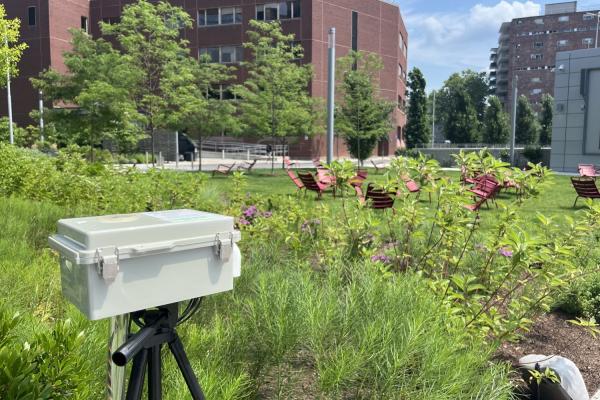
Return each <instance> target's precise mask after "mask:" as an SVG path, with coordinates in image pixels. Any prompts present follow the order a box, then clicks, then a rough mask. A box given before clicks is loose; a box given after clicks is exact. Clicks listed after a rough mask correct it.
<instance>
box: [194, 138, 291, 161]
mask: <svg viewBox="0 0 600 400" xmlns="http://www.w3.org/2000/svg"><path fill="white" fill-rule="evenodd" d="M268 147H269V145H266V144H254V143H242V142H231V141H220V140H203V141H202V145H201V151H203V152H207V153H220V154H223V155H224V157H225V156H227V155H237V156H245V157H268V156H271V155H273V156H275V157H283V156H286V155H288V151H289V149H288V146H287V145H271V153H269V152H268Z"/></svg>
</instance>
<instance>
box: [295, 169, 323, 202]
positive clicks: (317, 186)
mask: <svg viewBox="0 0 600 400" xmlns="http://www.w3.org/2000/svg"><path fill="white" fill-rule="evenodd" d="M298 177H299V178H300V180H301V181H302V184H303V185H304V188H305V189H306V190H312V191H313V192H317V198H318V199H320V198H321V196H322V195H323V192H324V191H325V190H327V189H328V188H329V186H330V185H329V184H326V183H322V182H319V181H318V180H316V179H315V177H314V176H313V175H312V174H311V173H310V172H299V173H298Z"/></svg>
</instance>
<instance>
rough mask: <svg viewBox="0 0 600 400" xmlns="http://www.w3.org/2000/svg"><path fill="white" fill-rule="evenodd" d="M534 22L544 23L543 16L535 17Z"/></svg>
mask: <svg viewBox="0 0 600 400" xmlns="http://www.w3.org/2000/svg"><path fill="white" fill-rule="evenodd" d="M535 23H536V24H538V25H544V18H536V19H535Z"/></svg>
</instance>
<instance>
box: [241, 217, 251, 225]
mask: <svg viewBox="0 0 600 400" xmlns="http://www.w3.org/2000/svg"><path fill="white" fill-rule="evenodd" d="M240 225H245V226H247V225H250V221H248V220H247V219H244V218H240Z"/></svg>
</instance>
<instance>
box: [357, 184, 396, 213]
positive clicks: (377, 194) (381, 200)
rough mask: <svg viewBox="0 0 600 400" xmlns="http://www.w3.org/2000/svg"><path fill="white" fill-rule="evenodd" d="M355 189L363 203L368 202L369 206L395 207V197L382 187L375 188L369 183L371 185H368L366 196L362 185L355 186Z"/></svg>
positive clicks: (376, 207)
mask: <svg viewBox="0 0 600 400" xmlns="http://www.w3.org/2000/svg"><path fill="white" fill-rule="evenodd" d="M354 190H355V191H356V195H357V196H358V200H359V201H360V203H361V204H367V205H368V206H369V207H371V208H373V209H376V210H384V209H386V208H393V207H394V200H395V197H394V196H393V195H392V194H390V193H387V192H385V191H383V190H382V189H375V187H374V186H373V184H372V183H369V186H367V195H366V196H365V195H364V193H363V190H362V189H361V187H360V186H354Z"/></svg>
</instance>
